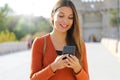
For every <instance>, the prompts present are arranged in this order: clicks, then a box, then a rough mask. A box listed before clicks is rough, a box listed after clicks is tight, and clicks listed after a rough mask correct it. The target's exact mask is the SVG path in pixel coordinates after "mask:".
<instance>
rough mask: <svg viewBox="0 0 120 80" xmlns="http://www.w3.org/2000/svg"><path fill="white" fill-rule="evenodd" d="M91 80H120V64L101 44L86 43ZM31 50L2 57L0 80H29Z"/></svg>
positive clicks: (0, 58)
mask: <svg viewBox="0 0 120 80" xmlns="http://www.w3.org/2000/svg"><path fill="white" fill-rule="evenodd" d="M86 47H87V59H88V66H89V75H90V80H120V62H119V61H118V60H117V59H116V57H115V56H113V55H112V54H111V53H110V52H109V51H108V50H107V49H106V48H105V47H104V46H103V45H102V44H100V43H86ZM30 54H31V50H27V51H21V52H17V53H11V54H8V55H2V56H0V80H29V71H30Z"/></svg>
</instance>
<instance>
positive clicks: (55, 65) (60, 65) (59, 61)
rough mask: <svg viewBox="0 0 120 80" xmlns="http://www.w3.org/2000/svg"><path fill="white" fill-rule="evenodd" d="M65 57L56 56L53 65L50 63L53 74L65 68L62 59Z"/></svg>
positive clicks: (64, 62)
mask: <svg viewBox="0 0 120 80" xmlns="http://www.w3.org/2000/svg"><path fill="white" fill-rule="evenodd" d="M66 56H67V54H66V55H61V56H57V58H56V59H55V61H54V62H53V63H51V69H52V70H53V72H55V71H56V70H58V69H62V68H65V67H66V66H65V65H66V61H65V60H63V58H64V57H66Z"/></svg>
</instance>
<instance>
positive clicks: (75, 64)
mask: <svg viewBox="0 0 120 80" xmlns="http://www.w3.org/2000/svg"><path fill="white" fill-rule="evenodd" d="M65 63H66V64H65V66H66V67H69V68H72V69H73V70H74V72H75V73H78V72H79V71H80V70H81V68H82V66H81V64H80V62H79V60H78V58H77V57H76V56H73V55H67V58H66V59H65Z"/></svg>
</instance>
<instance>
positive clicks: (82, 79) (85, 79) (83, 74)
mask: <svg viewBox="0 0 120 80" xmlns="http://www.w3.org/2000/svg"><path fill="white" fill-rule="evenodd" d="M82 65H83V66H82V69H81V71H80V72H79V73H78V74H77V75H76V78H77V80H90V79H89V73H88V63H87V54H86V47H85V43H84V44H83V57H82Z"/></svg>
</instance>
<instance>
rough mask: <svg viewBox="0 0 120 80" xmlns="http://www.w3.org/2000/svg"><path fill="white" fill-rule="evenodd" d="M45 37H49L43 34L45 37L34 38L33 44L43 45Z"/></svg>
mask: <svg viewBox="0 0 120 80" xmlns="http://www.w3.org/2000/svg"><path fill="white" fill-rule="evenodd" d="M45 37H46V38H47V37H49V34H45V35H42V36H38V37H36V38H35V39H34V43H43V41H44V38H45Z"/></svg>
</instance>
